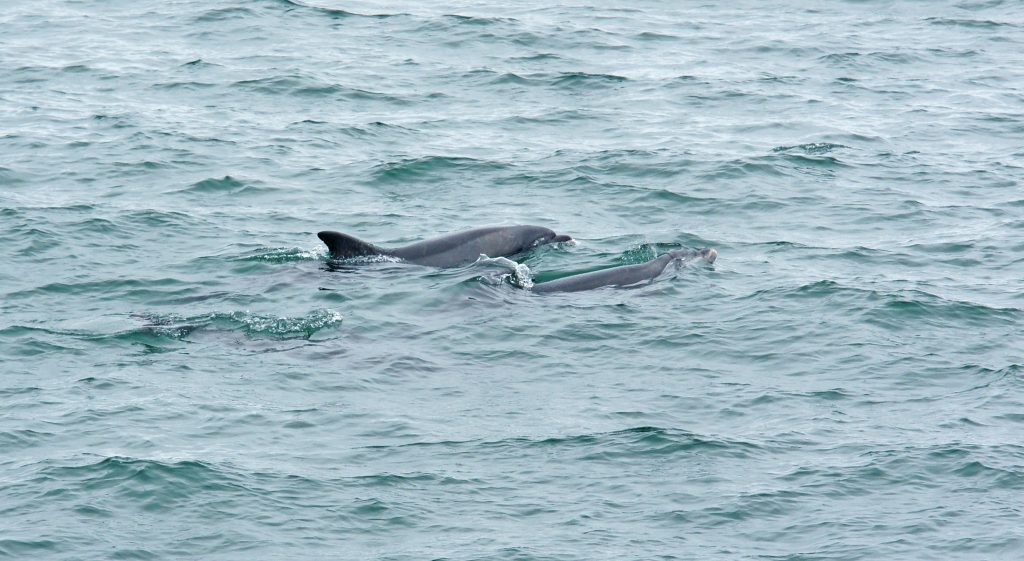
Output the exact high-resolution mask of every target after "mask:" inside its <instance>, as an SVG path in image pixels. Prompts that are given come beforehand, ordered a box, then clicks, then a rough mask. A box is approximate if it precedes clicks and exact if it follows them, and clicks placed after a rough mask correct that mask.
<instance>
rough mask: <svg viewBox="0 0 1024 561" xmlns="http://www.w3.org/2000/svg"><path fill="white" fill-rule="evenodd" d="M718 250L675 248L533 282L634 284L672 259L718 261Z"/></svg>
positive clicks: (572, 287) (552, 285)
mask: <svg viewBox="0 0 1024 561" xmlns="http://www.w3.org/2000/svg"><path fill="white" fill-rule="evenodd" d="M717 257H718V252H717V251H715V250H714V249H712V248H710V247H706V248H704V249H675V250H672V251H670V252H668V253H666V254H664V255H662V256H660V257H656V258H654V259H651V260H650V261H648V262H646V263H640V264H638V265H624V266H622V267H612V268H610V269H602V270H600V271H593V272H590V273H582V274H579V275H572V276H568V277H562V278H560V279H556V280H553V281H548V282H542V283H537V284H535V285H533V288H532V289H531V290H533V292H541V293H544V292H579V291H581V290H591V289H593V288H601V287H602V286H618V287H623V286H632V285H635V284H639V283H642V282H644V281H649V280H653V279H654V278H656V277H657V276H658V275H660V274H661V273H663V272H664V271H665V268H666V267H668V265H669V263H673V262H676V263H680V262H682V261H688V260H690V259H695V258H702V259H704V260H705V261H707V262H708V263H714V262H715V259H716V258H717Z"/></svg>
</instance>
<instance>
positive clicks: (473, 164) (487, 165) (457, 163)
mask: <svg viewBox="0 0 1024 561" xmlns="http://www.w3.org/2000/svg"><path fill="white" fill-rule="evenodd" d="M507 167H508V165H507V164H504V163H502V162H496V161H492V160H478V159H474V158H464V157H458V156H426V157H421V158H407V159H403V160H399V161H395V162H386V163H383V164H378V165H377V166H375V167H374V168H373V169H372V170H371V174H372V177H373V181H375V182H379V183H405V182H408V181H412V180H416V181H427V180H431V179H433V180H439V179H440V178H441V177H443V176H445V175H450V174H465V173H485V172H493V171H500V170H503V169H506V168H507Z"/></svg>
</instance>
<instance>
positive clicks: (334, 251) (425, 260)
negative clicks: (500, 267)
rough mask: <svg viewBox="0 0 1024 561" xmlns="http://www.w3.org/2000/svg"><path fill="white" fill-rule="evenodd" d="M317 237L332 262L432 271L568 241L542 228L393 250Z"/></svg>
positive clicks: (485, 232) (506, 229)
mask: <svg viewBox="0 0 1024 561" xmlns="http://www.w3.org/2000/svg"><path fill="white" fill-rule="evenodd" d="M317 237H318V238H320V239H321V240H323V242H324V243H325V244H327V249H329V250H330V252H331V258H332V259H346V258H349V257H361V256H370V255H387V256H391V257H398V258H399V259H403V260H405V261H408V262H410V263H415V264H417V265H429V266H432V267H457V266H459V265H465V264H467V263H472V262H473V261H476V260H477V258H479V257H480V255H486V256H488V257H508V256H510V255H516V254H519V253H522V252H524V251H526V250H528V249H530V248H532V247H536V246H538V245H543V244H548V243H556V242H567V241H571V240H572V238H571V237H569V236H565V235H559V234H556V233H555V232H554V231H552V230H550V229H548V228H544V227H543V226H491V227H486V228H475V229H473V230H466V231H465V232H458V233H455V234H448V235H446V236H441V237H439V238H434V239H431V240H426V241H422V242H417V243H414V244H412V245H407V246H405V247H398V248H394V249H387V248H383V247H377V246H375V245H373V244H371V243H367V242H364V241H362V240H359V239H357V238H354V237H352V236H350V235H348V234H342V233H341V232H331V231H324V232H320V233H318V234H317Z"/></svg>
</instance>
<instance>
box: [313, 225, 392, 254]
mask: <svg viewBox="0 0 1024 561" xmlns="http://www.w3.org/2000/svg"><path fill="white" fill-rule="evenodd" d="M316 237H318V238H320V240H321V241H323V242H324V243H325V244H327V249H328V250H329V251H330V252H331V258H332V259H348V258H349V257H362V256H365V255H391V252H390V251H388V250H386V249H384V248H381V247H377V246H375V245H373V244H372V243H367V242H364V241H363V240H360V239H359V238H356V237H353V236H350V235H348V234H342V233H341V232H332V231H329V230H328V231H323V232H319V233H317V235H316Z"/></svg>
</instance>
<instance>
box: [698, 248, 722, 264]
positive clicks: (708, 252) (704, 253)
mask: <svg viewBox="0 0 1024 561" xmlns="http://www.w3.org/2000/svg"><path fill="white" fill-rule="evenodd" d="M700 256H701V257H703V258H704V260H705V261H707V262H708V263H714V262H715V259H718V252H717V251H715V248H713V247H705V248H704V249H702V250H700Z"/></svg>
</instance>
